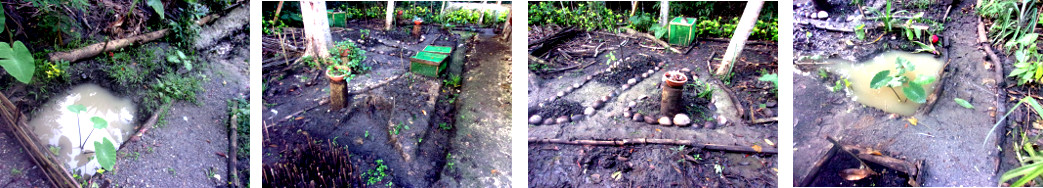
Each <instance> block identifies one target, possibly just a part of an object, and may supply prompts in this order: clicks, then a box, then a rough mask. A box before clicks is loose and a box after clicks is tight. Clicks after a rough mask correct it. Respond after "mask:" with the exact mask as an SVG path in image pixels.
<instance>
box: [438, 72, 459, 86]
mask: <svg viewBox="0 0 1043 188" xmlns="http://www.w3.org/2000/svg"><path fill="white" fill-rule="evenodd" d="M460 80H461V78H460V75H456V74H450V75H449V78H446V79H445V80H442V82H443V83H445V85H446V86H449V87H450V88H459V87H460Z"/></svg>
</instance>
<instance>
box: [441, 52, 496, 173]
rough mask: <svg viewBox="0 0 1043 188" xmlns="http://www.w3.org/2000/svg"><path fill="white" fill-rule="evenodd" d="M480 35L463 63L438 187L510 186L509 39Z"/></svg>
mask: <svg viewBox="0 0 1043 188" xmlns="http://www.w3.org/2000/svg"><path fill="white" fill-rule="evenodd" d="M495 37H496V36H495V35H479V36H478V40H477V44H475V45H474V46H475V47H474V50H477V51H476V52H473V53H470V54H468V56H469V57H470V58H473V59H468V61H467V62H466V64H465V66H468V67H471V68H469V70H468V71H467V72H466V73H464V78H463V89H462V90H461V92H460V96H459V98H458V99H457V100H458V101H460V106H459V111H457V115H456V122H457V123H456V125H455V126H456V127H455V128H456V132H455V133H454V134H455V136H453V137H452V139H451V140H450V149H449V153H451V154H452V157H451V159H450V161H449V162H452V163H454V165H453V167H448V166H447V167H446V168H443V171H442V178H441V179H440V180H439V184H438V185H439V186H446V187H506V186H509V185H510V184H511V179H510V178H511V160H510V159H511V147H510V143H511V136H510V133H511V126H510V118H511V115H510V114H511V109H510V92H511V88H510V80H509V79H510V67H511V66H510V43H506V42H503V41H499V40H498V39H496V38H495Z"/></svg>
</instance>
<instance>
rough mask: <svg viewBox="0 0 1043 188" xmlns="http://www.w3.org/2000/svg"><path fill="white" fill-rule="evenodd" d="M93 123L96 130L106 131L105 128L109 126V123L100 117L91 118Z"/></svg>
mask: <svg viewBox="0 0 1043 188" xmlns="http://www.w3.org/2000/svg"><path fill="white" fill-rule="evenodd" d="M91 122H93V123H94V128H95V129H104V128H105V127H108V126H109V122H108V121H105V119H102V118H101V117H98V116H94V117H91Z"/></svg>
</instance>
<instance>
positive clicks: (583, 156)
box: [528, 26, 778, 187]
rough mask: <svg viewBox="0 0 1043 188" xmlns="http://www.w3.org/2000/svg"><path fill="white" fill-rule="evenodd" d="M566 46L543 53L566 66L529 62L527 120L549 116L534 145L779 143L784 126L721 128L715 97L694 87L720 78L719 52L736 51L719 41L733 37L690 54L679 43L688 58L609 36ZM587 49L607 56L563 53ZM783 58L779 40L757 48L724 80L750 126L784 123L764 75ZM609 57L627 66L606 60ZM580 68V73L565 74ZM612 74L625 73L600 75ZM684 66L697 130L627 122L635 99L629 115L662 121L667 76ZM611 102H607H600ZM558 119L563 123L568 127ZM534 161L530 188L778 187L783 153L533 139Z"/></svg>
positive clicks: (580, 37) (750, 47) (532, 134)
mask: <svg viewBox="0 0 1043 188" xmlns="http://www.w3.org/2000/svg"><path fill="white" fill-rule="evenodd" d="M530 27H534V26H530ZM532 31H534V32H535V33H531V34H530V38H529V40H530V42H532V41H536V40H540V38H534V37H533V36H551V35H553V33H555V32H557V31H560V29H558V28H555V27H554V26H550V27H542V28H539V29H533V30H532ZM543 32H548V33H550V34H548V33H543ZM562 40H564V41H562V42H561V43H560V44H559V45H557V46H554V47H552V48H551V50H550V52H548V53H547V54H546V55H543V54H534V56H537V57H539V58H541V59H544V60H548V61H550V63H549V64H553V65H557V66H545V67H534V65H535V64H536V63H538V62H534V60H533V59H530V60H529V63H530V70H529V87H528V92H529V101H528V107H529V108H528V115H529V116H534V115H538V116H541V117H540V121H536V122H530V123H529V131H528V133H529V138H530V139H532V138H537V139H544V138H551V139H564V140H619V139H640V138H660V139H682V140H693V141H695V142H696V143H712V144H720V145H729V146H744V147H751V148H774V147H775V143H776V142H777V140H778V136H777V133H778V127H777V125H776V124H775V122H768V123H764V124H750V125H748V126H734V125H733V122H725V123H724V124H719V123H718V122H717V121H716V120H718V119H719V118H718V115H719V114H717V112H716V109H715V107H712V106H713V105H711V104H710V101H709V98H702V99H700V98H699V97H696V95H697V93H698V92H699V91H703V90H705V86H703V85H699V86H695V84H704V83H705V82H706V81H709V80H712V79H716V78H714V77H712V76H710V75H711V73H710V72H709V71H711V70H710V69H708V67H707V66H708V63H707V62H712V63H713V64H714V65H716V64H718V62H719V61H720V58H721V55H720V54H723V53H724V51H725V49H726V47H727V42H720V41H726V40H720V39H714V40H710V39H700V40H698V41H697V42H694V43H695V44H694V45H693V46H694V47H693V48H692V49H691V50H690V52H687V51H688V48H687V47H685V46H675V47H676V48H678V49H679V50H680V51H681V52H686V53H683V54H676V53H673V52H669V51H665V50H662V49H653V48H650V47H643V46H654V47H658V45H656V44H655V43H652V42H651V41H648V40H647V39H643V38H642V39H637V38H629V37H623V36H618V35H615V34H607V33H603V32H580V33H579V34H576V35H575V36H574V37H571V38H565V39H562ZM624 41H625V42H626V43H625V44H624ZM621 44H622V45H621ZM584 46H590V49H593V48H594V47H595V46H600V47H597V48H598V49H608V50H604V51H599V52H598V54H597V56H596V57H594V55H593V52H591V53H589V54H586V55H580V56H579V57H576V56H572V58H568V57H566V56H565V55H562V54H563V53H561V52H560V51H559V50H561V51H568V50H570V49H575V48H583V47H584ZM531 50H532V49H530V52H532V51H531ZM609 54H611V55H609ZM612 56H614V58H613V57H612ZM711 56H712V57H711ZM777 56H778V53H777V45H776V43H774V42H763V41H751V42H750V43H748V44H747V45H746V49H745V50H744V51H743V52H742V54H741V55H740V57H739V60H738V61H737V62H736V64H735V68H734V69H733V72H734V73H735V74H734V75H733V76H731V78H730V81H727V80H726V81H724V82H722V83H724V85H726V86H727V88H728V89H729V90H730V91H731V92H732V93H731V94H732V96H733V98H735V99H736V103H737V104H736V105H737V106H741V107H743V109H745V111H746V112H747V113H745V114H743V119H744V121H746V122H747V123H749V120H751V119H759V118H769V117H775V116H776V115H775V113H774V112H775V111H776V110H777V107H776V106H777V105H776V104H777V97H776V94H775V93H773V92H772V90H771V89H772V88H773V87H774V86H773V85H772V84H771V83H770V82H764V81H758V80H757V78H759V77H760V76H761V75H762V74H764V73H774V72H776V71H777V61H778V58H777ZM711 58H712V59H711ZM610 60H612V61H616V60H618V62H619V63H618V64H615V65H610V64H609V63H606V62H608V61H610ZM572 66H577V67H578V68H575V69H567V70H564V71H559V70H561V69H562V68H565V67H572ZM610 67H616V68H612V71H609V72H605V73H602V74H598V73H600V72H602V71H604V70H606V69H609V68H610ZM682 69H688V70H689V71H690V72H683V73H684V74H685V75H687V76H688V77H689V79H690V81H689V83H690V84H692V85H687V86H685V89H683V90H682V92H683V96H682V98H683V100H682V101H681V103H682V105H683V106H684V108H682V112H683V113H685V114H688V115H689V116H691V117H692V118H691V119H692V123H691V124H685V125H684V126H681V127H678V126H663V125H652V124H648V123H645V122H644V120H641V121H640V122H637V121H633V120H631V119H632V117H633V116H630V115H633V114H627V115H624V114H626V113H628V112H627V110H626V109H627V108H628V105H630V103H631V102H633V104H634V107H633V108H632V110H631V111H630V112H629V113H635V114H636V113H642V114H658V112H659V110H660V109H659V105H660V97H659V96H660V95H661V93H662V88H661V87H662V86H660V83H661V81H660V80H661V78H662V77H663V74H664V73H665V72H667V71H671V70H682ZM649 71H651V72H652V73H649ZM646 76H647V77H646ZM631 79H633V82H631ZM588 80H589V81H588ZM606 97H607V99H608V100H607V102H604V103H602V102H599V101H600V100H602V99H604V98H606ZM762 104H763V107H761V105H762ZM592 106H600V108H597V107H595V109H597V110H596V111H595V112H594V113H593V114H592V115H590V116H587V115H584V113H585V112H584V111H586V109H587V108H588V107H592ZM751 111H753V113H752V114H751V113H750V112H751ZM751 115H752V116H753V117H750V116H751ZM655 117H656V118H658V116H655ZM530 120H531V119H530ZM558 120H563V123H559V122H558ZM769 142H770V143H769ZM528 159H529V185H530V186H533V187H562V186H569V187H580V186H617V187H666V186H676V187H774V186H775V184H776V181H777V169H776V168H777V167H778V164H777V162H776V161H777V160H778V158H777V156H776V155H774V154H748V153H741V152H725V151H718V150H708V149H706V150H704V149H702V148H693V147H680V146H676V145H630V146H591V145H561V144H546V143H532V142H530V144H529V156H528Z"/></svg>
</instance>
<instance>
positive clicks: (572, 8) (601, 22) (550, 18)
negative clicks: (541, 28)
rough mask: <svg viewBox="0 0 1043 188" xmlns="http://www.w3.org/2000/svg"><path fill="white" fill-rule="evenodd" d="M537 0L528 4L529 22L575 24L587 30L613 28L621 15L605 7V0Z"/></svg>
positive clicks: (534, 23) (538, 23) (535, 23)
mask: <svg viewBox="0 0 1043 188" xmlns="http://www.w3.org/2000/svg"><path fill="white" fill-rule="evenodd" d="M563 4H564V3H562V2H539V3H530V4H529V24H532V25H546V24H556V25H559V26H576V27H579V28H582V29H585V30H588V31H591V30H598V29H606V30H607V29H614V28H616V23H618V22H619V21H620V20H621V19H622V17H623V15H621V14H616V13H614V12H613V11H612V10H610V9H608V8H607V7H605V2H598V1H591V2H569V4H570V5H563Z"/></svg>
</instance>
